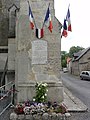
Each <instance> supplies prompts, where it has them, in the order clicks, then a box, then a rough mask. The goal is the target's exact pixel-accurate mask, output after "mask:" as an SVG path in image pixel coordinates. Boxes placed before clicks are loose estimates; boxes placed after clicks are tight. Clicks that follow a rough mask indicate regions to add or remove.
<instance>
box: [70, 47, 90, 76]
mask: <svg viewBox="0 0 90 120" xmlns="http://www.w3.org/2000/svg"><path fill="white" fill-rule="evenodd" d="M70 69H71V74H74V75H79V74H80V72H81V71H83V70H90V47H88V48H86V49H84V50H82V51H79V52H78V53H74V59H73V60H72V65H71V67H70Z"/></svg>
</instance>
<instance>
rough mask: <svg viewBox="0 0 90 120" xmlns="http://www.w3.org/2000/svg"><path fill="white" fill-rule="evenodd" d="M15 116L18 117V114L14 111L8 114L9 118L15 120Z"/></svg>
mask: <svg viewBox="0 0 90 120" xmlns="http://www.w3.org/2000/svg"><path fill="white" fill-rule="evenodd" d="M17 118H18V116H17V114H16V113H15V112H12V113H11V114H10V120H17Z"/></svg>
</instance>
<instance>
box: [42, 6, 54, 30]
mask: <svg viewBox="0 0 90 120" xmlns="http://www.w3.org/2000/svg"><path fill="white" fill-rule="evenodd" d="M44 23H47V24H48V29H49V30H50V32H52V29H53V25H52V21H51V14H50V10H49V6H48V9H47V12H46V16H45V20H44Z"/></svg>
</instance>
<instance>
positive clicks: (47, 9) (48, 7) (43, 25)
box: [42, 3, 50, 28]
mask: <svg viewBox="0 0 90 120" xmlns="http://www.w3.org/2000/svg"><path fill="white" fill-rule="evenodd" d="M49 6H50V3H49V5H48V8H49ZM47 10H48V9H47ZM46 14H47V12H46ZM45 17H46V15H45ZM44 24H45V19H44V22H43V25H42V28H43V27H44Z"/></svg>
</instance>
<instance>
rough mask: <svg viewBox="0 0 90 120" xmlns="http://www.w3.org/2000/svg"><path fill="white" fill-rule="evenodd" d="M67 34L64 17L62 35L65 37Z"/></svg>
mask: <svg viewBox="0 0 90 120" xmlns="http://www.w3.org/2000/svg"><path fill="white" fill-rule="evenodd" d="M67 35H68V33H67V24H66V19H64V24H63V32H62V36H64V37H67Z"/></svg>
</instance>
